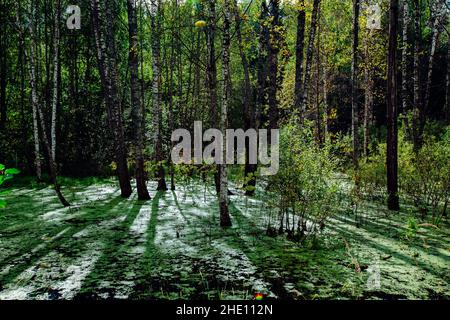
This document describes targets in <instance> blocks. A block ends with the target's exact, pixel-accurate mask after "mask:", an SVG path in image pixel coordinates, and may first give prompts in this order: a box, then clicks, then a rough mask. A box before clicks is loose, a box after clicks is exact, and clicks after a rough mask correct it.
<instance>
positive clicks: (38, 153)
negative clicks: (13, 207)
mask: <svg viewBox="0 0 450 320" xmlns="http://www.w3.org/2000/svg"><path fill="white" fill-rule="evenodd" d="M29 31H30V37H31V43H30V47H29V50H30V52H29V63H28V65H29V73H30V87H31V105H32V111H33V137H34V156H35V160H34V165H35V168H36V178H37V180H38V181H42V163H41V151H40V143H39V124H38V112H37V109H38V104H39V98H38V89H37V82H36V64H35V61H34V57H35V53H34V50H35V40H34V34H33V30H32V25H31V23H30V27H29Z"/></svg>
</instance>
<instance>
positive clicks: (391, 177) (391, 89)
mask: <svg viewBox="0 0 450 320" xmlns="http://www.w3.org/2000/svg"><path fill="white" fill-rule="evenodd" d="M397 30H398V0H390V9H389V55H388V75H387V125H388V135H387V152H386V164H387V191H388V201H387V204H388V208H389V209H390V210H399V208H400V206H399V199H398V176H397V175H398V173H397V171H398V159H397V144H398V137H397V134H398V133H397Z"/></svg>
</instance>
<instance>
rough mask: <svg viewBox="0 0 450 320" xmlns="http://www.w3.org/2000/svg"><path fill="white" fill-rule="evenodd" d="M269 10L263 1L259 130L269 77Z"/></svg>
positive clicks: (259, 70) (257, 94)
mask: <svg viewBox="0 0 450 320" xmlns="http://www.w3.org/2000/svg"><path fill="white" fill-rule="evenodd" d="M267 19H268V9H267V5H266V1H265V0H262V1H261V14H260V17H259V20H260V21H261V24H260V29H259V34H258V38H259V39H258V40H259V41H258V60H257V61H258V62H257V63H258V65H257V68H256V69H257V77H258V83H257V89H256V93H255V94H256V99H255V102H256V104H255V107H256V110H255V126H256V128H259V127H260V126H261V123H262V120H263V119H262V111H263V110H264V107H265V104H266V100H267V99H266V96H267V94H266V93H267V84H268V81H267V75H268V73H269V72H268V47H269V38H270V35H269V30H268V27H267Z"/></svg>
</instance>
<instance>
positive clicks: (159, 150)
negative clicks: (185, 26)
mask: <svg viewBox="0 0 450 320" xmlns="http://www.w3.org/2000/svg"><path fill="white" fill-rule="evenodd" d="M151 8H152V10H151V11H152V12H151V27H152V36H151V37H152V58H153V80H152V83H153V130H154V132H153V134H154V136H153V137H154V138H153V142H154V145H155V156H154V158H155V161H156V163H157V164H156V165H157V177H158V188H157V190H158V191H166V190H167V185H166V178H165V171H164V166H163V164H162V162H163V160H164V155H163V144H162V134H161V116H162V108H161V106H162V102H161V100H162V99H161V94H162V91H161V87H162V83H161V82H162V79H161V44H160V32H161V28H160V21H159V19H160V16H159V15H160V10H161V1H160V0H157V1H152V3H151Z"/></svg>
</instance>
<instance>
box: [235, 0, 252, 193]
mask: <svg viewBox="0 0 450 320" xmlns="http://www.w3.org/2000/svg"><path fill="white" fill-rule="evenodd" d="M233 8H234V17H235V22H236V39H237V42H238V47H239V55H240V57H241V62H242V69H243V71H244V90H243V91H244V126H245V130H247V129H250V128H255V101H254V99H253V91H254V88H253V87H252V84H251V82H250V71H249V65H248V60H247V56H246V55H245V52H244V46H243V43H242V35H241V23H242V20H241V16H240V13H239V9H238V6H237V4H236V0H233ZM249 153H250V144H249V141H248V139H246V142H245V168H244V174H245V181H244V185H243V188H244V190H245V195H247V196H252V195H254V193H255V186H256V176H255V174H256V170H257V165H256V164H250V163H249V160H250V156H249Z"/></svg>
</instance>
